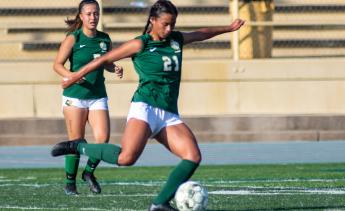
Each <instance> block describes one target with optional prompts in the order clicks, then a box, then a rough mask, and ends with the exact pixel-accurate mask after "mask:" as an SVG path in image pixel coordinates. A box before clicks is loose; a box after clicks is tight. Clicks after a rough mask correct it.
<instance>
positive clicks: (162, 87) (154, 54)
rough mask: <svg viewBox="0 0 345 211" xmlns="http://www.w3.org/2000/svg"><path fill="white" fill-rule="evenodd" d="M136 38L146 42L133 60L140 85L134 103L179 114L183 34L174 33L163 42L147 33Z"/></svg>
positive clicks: (133, 99)
mask: <svg viewBox="0 0 345 211" xmlns="http://www.w3.org/2000/svg"><path fill="white" fill-rule="evenodd" d="M136 39H140V40H141V41H142V43H143V46H142V49H141V51H140V52H138V53H137V54H135V55H134V56H133V57H132V61H133V63H134V68H135V71H136V72H137V73H138V75H139V86H138V88H137V90H136V91H135V93H134V96H133V98H132V101H133V102H145V103H147V104H149V105H152V106H154V107H158V108H161V109H164V110H167V111H169V112H172V113H175V114H178V109H177V99H178V95H179V89H180V82H181V66H182V49H183V35H182V33H180V32H177V31H176V32H172V33H171V34H170V35H169V36H168V37H167V38H166V39H165V40H163V41H154V40H152V37H151V35H149V34H144V35H141V36H139V37H137V38H136Z"/></svg>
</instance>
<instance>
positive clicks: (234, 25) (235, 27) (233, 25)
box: [230, 18, 245, 31]
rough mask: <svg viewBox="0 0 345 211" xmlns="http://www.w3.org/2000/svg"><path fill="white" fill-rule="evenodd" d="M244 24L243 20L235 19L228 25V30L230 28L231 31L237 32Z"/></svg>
mask: <svg viewBox="0 0 345 211" xmlns="http://www.w3.org/2000/svg"><path fill="white" fill-rule="evenodd" d="M244 23H245V21H244V20H242V19H239V18H238V19H236V20H234V21H233V22H232V23H231V24H230V28H231V31H237V30H239V29H240V28H241V27H242V26H243V24H244Z"/></svg>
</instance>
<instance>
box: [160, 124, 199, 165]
mask: <svg viewBox="0 0 345 211" xmlns="http://www.w3.org/2000/svg"><path fill="white" fill-rule="evenodd" d="M155 138H156V139H157V141H158V142H160V143H162V144H163V145H164V146H165V147H166V148H167V149H168V150H170V151H171V152H172V153H174V154H175V155H177V156H178V157H180V158H181V159H186V160H192V161H194V162H196V163H199V162H200V161H201V153H200V149H199V146H198V144H197V141H196V139H195V136H194V134H193V133H192V131H191V130H190V129H189V128H188V126H187V125H186V124H184V123H181V124H177V125H172V126H167V127H165V128H163V129H162V130H161V131H160V132H159V133H158V135H157V136H156V137H155Z"/></svg>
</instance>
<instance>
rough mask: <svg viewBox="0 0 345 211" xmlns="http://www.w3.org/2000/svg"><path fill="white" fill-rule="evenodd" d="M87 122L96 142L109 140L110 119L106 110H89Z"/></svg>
mask: <svg viewBox="0 0 345 211" xmlns="http://www.w3.org/2000/svg"><path fill="white" fill-rule="evenodd" d="M88 119H89V124H90V126H91V128H92V132H93V135H94V137H95V142H96V143H105V142H108V141H109V136H110V119H109V112H108V110H89V117H88Z"/></svg>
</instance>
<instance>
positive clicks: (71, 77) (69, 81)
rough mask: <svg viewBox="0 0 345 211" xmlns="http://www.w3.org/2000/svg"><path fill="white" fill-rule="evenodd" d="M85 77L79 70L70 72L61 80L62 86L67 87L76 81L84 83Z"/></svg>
mask: <svg viewBox="0 0 345 211" xmlns="http://www.w3.org/2000/svg"><path fill="white" fill-rule="evenodd" d="M83 82H84V77H81V76H79V75H78V72H75V73H72V74H70V75H69V76H68V77H64V78H63V80H62V81H61V86H62V88H64V89H65V88H67V87H69V86H71V85H72V84H74V83H83Z"/></svg>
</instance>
